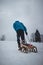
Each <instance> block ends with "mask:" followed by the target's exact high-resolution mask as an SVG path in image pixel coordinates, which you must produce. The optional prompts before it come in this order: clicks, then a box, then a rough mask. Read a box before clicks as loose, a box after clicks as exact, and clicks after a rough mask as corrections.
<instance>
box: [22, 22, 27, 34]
mask: <svg viewBox="0 0 43 65" xmlns="http://www.w3.org/2000/svg"><path fill="white" fill-rule="evenodd" d="M21 24H22V26H23V27H24V31H25V33H26V32H27V29H26V27H25V26H24V24H23V23H21Z"/></svg>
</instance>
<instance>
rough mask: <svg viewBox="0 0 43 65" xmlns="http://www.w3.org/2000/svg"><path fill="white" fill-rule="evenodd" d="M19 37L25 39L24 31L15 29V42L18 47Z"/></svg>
mask: <svg viewBox="0 0 43 65" xmlns="http://www.w3.org/2000/svg"><path fill="white" fill-rule="evenodd" d="M20 37H21V40H22V41H25V37H24V31H23V30H18V31H17V43H18V47H20Z"/></svg>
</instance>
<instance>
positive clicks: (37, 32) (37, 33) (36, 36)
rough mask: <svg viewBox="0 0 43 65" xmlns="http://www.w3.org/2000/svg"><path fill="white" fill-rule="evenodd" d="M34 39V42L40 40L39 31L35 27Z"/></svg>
mask: <svg viewBox="0 0 43 65" xmlns="http://www.w3.org/2000/svg"><path fill="white" fill-rule="evenodd" d="M35 41H36V42H41V37H40V33H39V31H38V30H37V29H36V32H35Z"/></svg>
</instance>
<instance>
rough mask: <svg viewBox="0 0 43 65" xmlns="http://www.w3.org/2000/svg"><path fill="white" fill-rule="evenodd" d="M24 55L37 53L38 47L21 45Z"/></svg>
mask: <svg viewBox="0 0 43 65" xmlns="http://www.w3.org/2000/svg"><path fill="white" fill-rule="evenodd" d="M20 51H22V52H24V53H28V52H34V53H37V47H36V46H34V45H32V44H22V43H21V50H20Z"/></svg>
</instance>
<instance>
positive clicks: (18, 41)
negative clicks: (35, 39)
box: [17, 30, 20, 48]
mask: <svg viewBox="0 0 43 65" xmlns="http://www.w3.org/2000/svg"><path fill="white" fill-rule="evenodd" d="M17 43H18V48H20V31H19V30H18V31H17Z"/></svg>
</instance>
